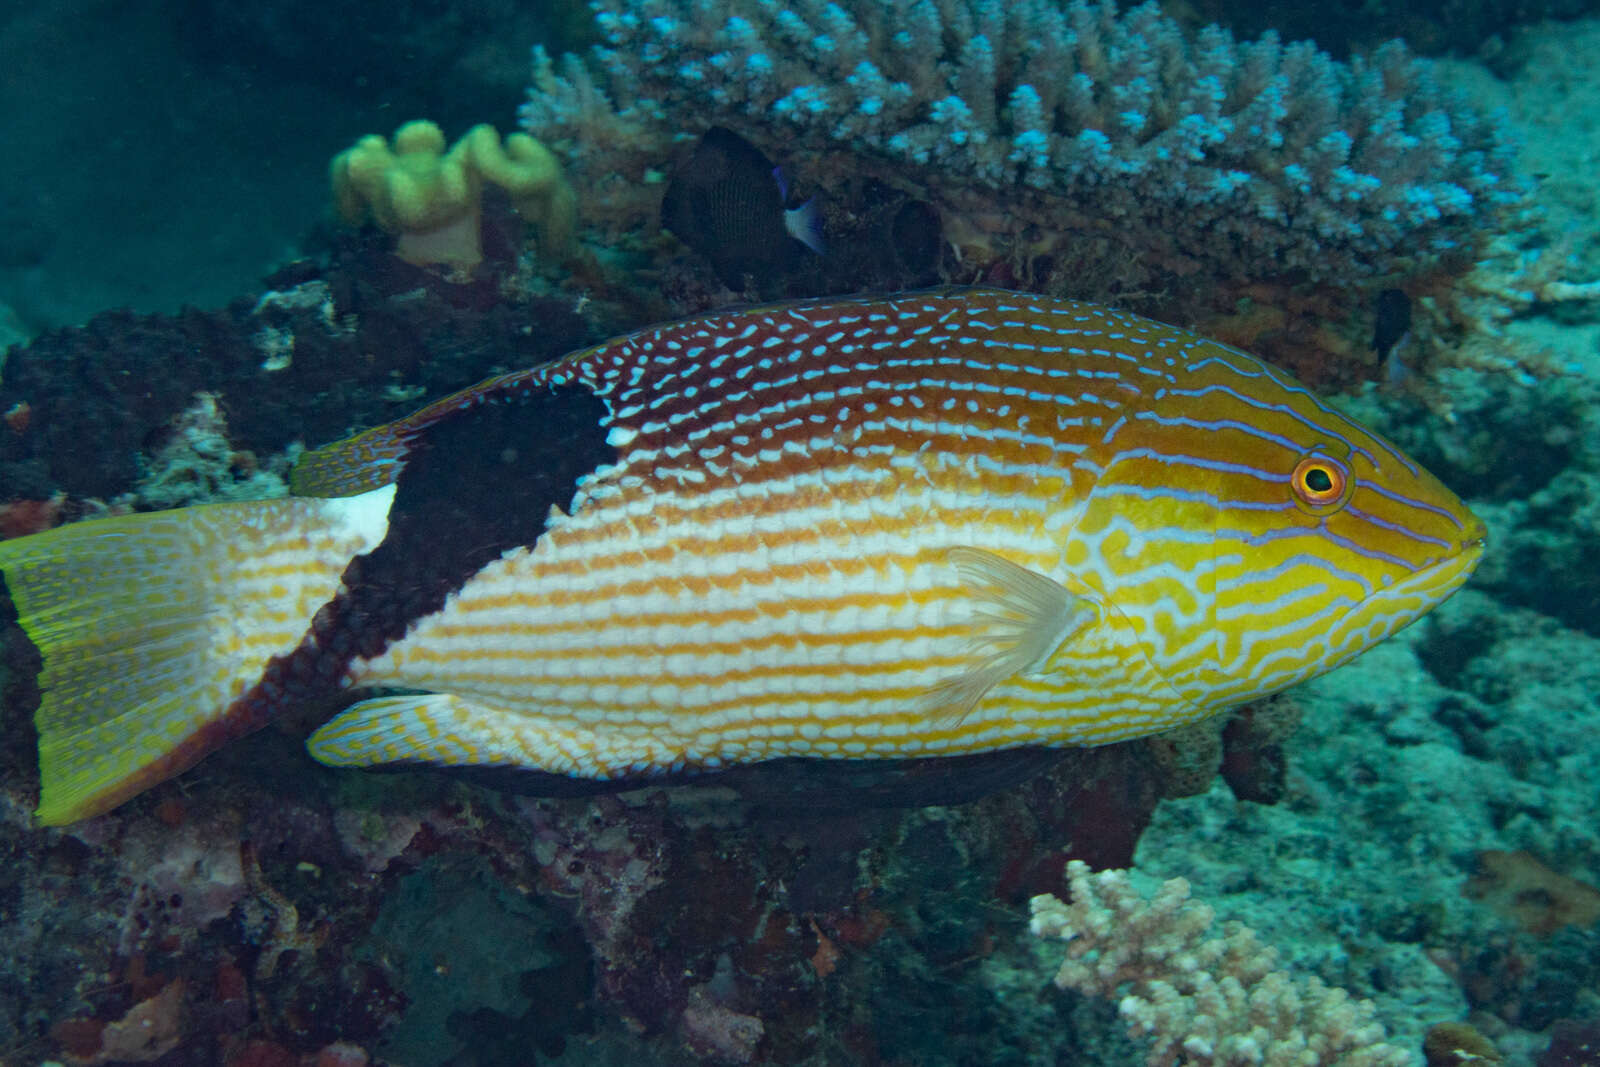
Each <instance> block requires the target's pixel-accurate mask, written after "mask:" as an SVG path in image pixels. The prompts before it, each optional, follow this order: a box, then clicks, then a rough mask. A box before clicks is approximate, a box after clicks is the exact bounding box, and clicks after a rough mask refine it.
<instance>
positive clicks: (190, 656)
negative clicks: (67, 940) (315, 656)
mask: <svg viewBox="0 0 1600 1067" xmlns="http://www.w3.org/2000/svg"><path fill="white" fill-rule="evenodd" d="M380 494H381V495H385V496H388V495H392V490H380V491H379V493H378V494H371V495H380ZM360 499H361V498H349V499H345V500H309V499H281V500H268V501H254V502H248V503H222V504H212V505H207V506H203V507H194V508H184V509H180V510H177V511H166V512H154V513H148V514H138V515H125V516H119V517H115V518H108V519H100V520H95V521H90V522H83V523H77V524H74V525H70V526H64V527H61V528H59V529H56V530H51V531H48V532H46V533H42V534H37V535H34V536H31V537H23V538H18V539H16V540H13V541H7V542H4V543H0V574H3V576H4V580H5V586H6V589H7V591H8V592H9V594H10V596H11V599H12V602H13V604H14V605H15V607H16V611H17V618H18V621H19V622H20V623H21V625H22V627H23V629H24V630H25V631H26V632H27V634H28V637H29V638H30V639H31V640H32V641H33V643H34V645H35V646H37V648H38V649H39V652H40V654H41V656H42V658H43V667H42V669H41V670H40V673H39V690H40V694H41V699H40V704H39V709H38V712H37V713H36V715H35V722H36V724H37V727H38V732H39V776H40V799H39V807H38V810H37V813H36V814H37V817H38V819H39V821H40V822H41V823H43V824H45V825H61V824H64V823H69V822H74V821H77V820H79V819H84V818H88V817H89V816H91V815H97V814H100V813H101V812H104V811H108V810H110V809H111V808H114V807H116V806H117V805H118V804H120V803H122V802H123V801H124V800H127V799H128V798H129V797H132V796H133V795H134V794H136V793H138V792H141V791H142V790H144V789H147V788H149V787H150V786H152V785H155V784H156V783H158V782H161V781H163V780H165V779H167V778H170V777H172V776H173V775H175V774H178V773H179V772H181V771H183V770H186V769H188V768H189V767H191V766H193V765H194V764H195V763H197V762H199V761H200V760H201V759H202V758H204V757H205V756H206V755H208V754H209V753H210V752H212V751H214V750H215V749H216V748H218V747H220V746H221V745H222V744H224V743H225V742H227V741H228V740H230V739H232V738H233V737H236V736H239V735H240V734H243V733H247V732H249V731H250V730H253V729H254V728H256V727H257V726H259V725H261V723H260V722H259V721H256V722H242V721H239V716H238V715H233V716H230V714H229V709H230V706H231V705H233V704H234V702H235V701H236V700H238V698H239V697H240V696H241V695H242V694H244V693H245V692H246V691H247V690H248V689H249V687H250V686H251V685H252V684H253V683H254V682H255V681H256V680H257V679H258V678H259V677H260V675H261V672H262V670H263V669H264V667H265V666H266V664H267V663H268V662H269V661H270V660H271V658H272V657H273V656H275V655H280V654H283V653H285V652H288V651H291V650H293V648H294V647H295V646H296V645H297V643H298V642H299V641H300V639H301V636H302V635H303V634H304V633H305V631H306V629H307V627H308V625H309V623H310V621H311V618H312V616H313V615H314V614H315V611H316V608H317V607H318V606H320V605H321V604H322V603H325V602H326V601H327V599H328V598H329V597H331V596H333V595H334V594H335V593H336V592H337V590H338V588H339V583H340V577H341V575H342V573H343V571H344V567H345V566H346V565H347V564H348V562H349V560H350V558H351V556H352V555H353V554H354V552H353V551H351V550H352V549H354V550H355V551H360V550H362V549H361V547H360V546H361V545H362V544H364V543H367V542H369V541H371V539H372V537H371V531H370V529H362V527H371V526H372V522H370V521H368V522H363V521H360V519H359V512H360V511H361V509H360V507H359V505H358V504H356V503H355V502H357V501H359V500H360ZM368 510H371V509H368ZM379 521H380V523H381V518H380V520H379Z"/></svg>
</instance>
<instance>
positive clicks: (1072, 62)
mask: <svg viewBox="0 0 1600 1067" xmlns="http://www.w3.org/2000/svg"><path fill="white" fill-rule="evenodd" d="M596 7H597V9H598V11H599V24H600V26H601V28H602V31H603V33H604V35H605V46H604V47H601V48H599V49H597V50H596V52H595V55H594V57H593V59H591V60H589V61H587V62H585V61H582V60H579V59H577V58H574V57H571V56H569V57H566V58H565V59H564V60H563V61H562V62H561V63H560V65H559V67H558V66H557V65H555V64H553V63H552V61H551V60H550V58H549V57H548V56H546V55H544V54H543V53H542V52H537V53H536V56H535V78H534V86H533V88H532V90H531V92H530V94H529V98H528V101H527V103H526V104H525V105H524V106H523V109H522V120H523V124H524V126H525V128H526V129H527V130H528V132H530V133H532V134H533V135H534V136H535V137H538V138H541V139H544V140H546V141H547V142H549V141H555V142H557V143H564V144H565V145H567V146H568V148H569V154H571V153H573V152H575V153H576V155H575V157H574V158H573V159H572V164H573V166H574V167H575V169H576V170H578V171H579V172H580V174H582V175H585V177H584V178H583V179H582V180H580V182H579V184H580V185H584V186H586V187H591V188H595V187H598V188H600V189H601V190H602V191H603V190H604V189H605V187H606V186H607V184H608V183H607V181H606V177H605V176H607V175H608V174H609V175H617V176H625V175H629V174H637V173H638V170H639V168H638V166H637V164H636V162H633V160H634V159H635V158H636V155H637V154H639V153H643V154H644V155H647V156H655V157H659V156H660V155H661V153H662V150H663V149H664V148H665V146H666V144H667V142H668V140H669V139H670V138H671V137H672V136H673V135H675V134H678V133H680V132H681V130H683V129H686V128H690V129H692V128H694V127H697V126H703V125H705V124H711V123H723V124H727V125H730V126H734V127H736V128H742V129H744V130H746V131H751V130H760V131H762V132H764V133H765V134H766V135H767V136H768V138H769V139H770V140H771V141H772V142H774V143H782V144H783V145H784V146H785V148H786V151H787V152H788V153H789V154H790V156H791V157H793V158H797V159H800V160H804V161H805V164H806V167H807V169H808V170H809V171H810V172H811V173H813V174H816V175H822V176H823V177H824V179H826V178H827V177H829V176H838V175H842V174H863V173H865V174H872V175H877V176H881V177H884V178H886V179H889V180H891V181H893V182H896V183H898V184H900V185H905V184H910V185H912V186H915V187H916V188H917V189H918V190H919V191H920V193H921V195H924V196H926V197H928V198H929V199H930V200H932V201H933V202H934V203H936V204H937V205H938V206H939V207H940V209H941V210H942V212H943V213H944V214H945V219H946V233H947V235H949V236H951V238H952V239H953V240H955V241H957V242H958V243H959V242H961V241H962V240H963V231H964V230H970V231H974V232H973V234H972V235H970V236H969V237H967V240H968V242H969V243H972V244H975V245H979V246H983V245H987V246H989V247H999V246H1004V245H1007V244H1010V245H1012V246H1015V245H1017V244H1019V243H1020V244H1022V245H1029V244H1030V243H1031V245H1032V248H1031V249H1030V250H1031V251H1035V252H1037V251H1040V250H1041V248H1048V247H1049V246H1050V244H1051V243H1052V242H1053V241H1055V240H1057V239H1058V238H1057V237H1056V236H1054V235H1066V234H1073V233H1090V234H1092V233H1095V232H1101V233H1104V232H1105V231H1106V228H1108V227H1110V228H1113V229H1114V232H1115V234H1116V235H1117V238H1118V240H1120V241H1123V242H1126V243H1127V244H1130V245H1132V246H1134V247H1135V248H1137V249H1140V250H1142V252H1143V253H1144V254H1146V255H1151V256H1154V257H1155V258H1157V259H1158V260H1161V261H1163V263H1164V265H1165V266H1167V267H1168V268H1169V269H1176V270H1179V271H1180V273H1186V272H1188V271H1200V270H1203V271H1205V272H1206V274H1207V277H1208V280H1214V279H1216V278H1218V277H1219V276H1220V277H1222V278H1232V277H1252V278H1260V277H1262V276H1270V275H1281V274H1289V273H1292V274H1294V275H1296V276H1298V277H1301V278H1303V279H1305V280H1309V281H1313V282H1318V281H1330V280H1331V281H1341V280H1347V279H1350V278H1352V277H1356V278H1359V277H1364V276H1369V275H1380V274H1387V273H1391V272H1395V271H1397V270H1405V269H1411V268H1413V267H1415V266H1416V265H1418V264H1421V265H1424V266H1425V265H1427V264H1428V263H1429V262H1431V261H1433V260H1435V259H1436V258H1438V257H1442V256H1447V255H1449V254H1450V253H1452V252H1454V251H1457V250H1461V249H1464V248H1470V247H1472V246H1474V245H1475V244H1476V243H1477V242H1478V241H1479V240H1480V239H1481V238H1482V236H1483V235H1484V233H1485V232H1486V231H1490V230H1493V229H1495V226H1496V220H1497V218H1498V217H1499V216H1500V215H1501V214H1502V213H1503V212H1505V211H1506V210H1507V209H1508V208H1509V207H1511V206H1512V205H1514V204H1516V203H1518V202H1519V200H1520V193H1519V191H1518V189H1517V186H1516V185H1515V183H1514V181H1513V180H1512V178H1511V148H1510V146H1509V144H1508V143H1507V140H1506V138H1505V135H1504V134H1503V133H1502V132H1500V127H1499V126H1497V125H1496V124H1495V123H1493V122H1491V121H1489V120H1487V119H1485V118H1483V117H1481V116H1479V115H1476V114H1474V113H1473V112H1471V111H1470V110H1468V109H1466V108H1465V107H1463V106H1462V105H1461V104H1460V103H1459V102H1458V101H1456V100H1454V99H1453V98H1452V97H1451V95H1450V94H1449V93H1447V92H1445V91H1444V90H1442V89H1441V88H1440V87H1439V86H1438V84H1437V83H1436V82H1435V81H1434V79H1433V78H1432V76H1431V75H1430V73H1429V66H1428V64H1427V63H1426V62H1424V61H1421V60H1417V59H1414V58H1412V57H1411V56H1410V55H1409V54H1408V53H1407V52H1406V50H1405V48H1404V47H1403V46H1402V45H1400V44H1399V43H1397V42H1396V43H1391V44H1388V45H1385V46H1383V47H1382V48H1379V49H1378V50H1377V51H1376V52H1375V53H1373V55H1372V56H1371V57H1370V58H1369V59H1356V60H1354V61H1353V62H1351V63H1350V64H1348V65H1346V64H1341V63H1338V62H1335V61H1334V60H1332V59H1330V58H1329V57H1328V56H1327V55H1325V54H1323V53H1321V52H1319V51H1318V50H1317V49H1316V48H1315V47H1314V46H1313V45H1311V44H1309V43H1297V44H1290V45H1283V44H1280V43H1279V41H1278V40H1277V38H1276V37H1275V36H1274V35H1272V34H1268V35H1266V36H1264V37H1263V38H1262V39H1261V40H1259V41H1256V42H1252V43H1240V42H1237V41H1235V40H1234V39H1233V38H1232V37H1231V36H1230V35H1229V34H1228V33H1227V32H1226V31H1225V30H1221V29H1218V28H1216V27H1207V28H1206V29H1204V30H1201V31H1200V32H1199V33H1198V34H1197V35H1195V36H1194V38H1193V40H1192V41H1191V40H1189V39H1186V38H1185V36H1184V35H1183V33H1182V31H1181V30H1180V28H1179V26H1178V25H1177V23H1175V22H1174V21H1172V20H1171V19H1169V18H1167V17H1165V16H1164V15H1162V14H1161V12H1160V11H1159V9H1158V8H1157V7H1156V5H1155V4H1153V3H1152V4H1144V5H1142V6H1139V7H1136V8H1133V9H1131V10H1129V11H1127V12H1125V13H1122V14H1119V13H1118V12H1117V10H1116V5H1115V4H1114V3H1111V2H1104V3H1084V2H1077V3H1072V4H1069V5H1067V6H1065V7H1064V8H1062V7H1058V6H1057V5H1055V4H1053V3H1050V2H1048V0H1021V2H1017V3H1001V2H999V0H947V2H944V3H932V2H928V0H887V2H883V3H870V4H868V3H861V4H846V5H841V4H839V3H832V2H825V0H795V2H793V3H791V4H788V5H784V4H779V3H776V2H773V0H734V2H732V3H709V2H706V0H642V2H634V0H628V2H623V0H600V2H599V3H598V4H596ZM590 178H593V179H594V183H593V184H591V182H590V181H589V179H590ZM617 180H618V179H617V178H615V177H614V178H612V182H613V183H615V182H616V181H617ZM613 189H614V190H615V185H614V184H613ZM1000 189H1006V190H1010V191H1011V192H1012V194H1014V195H1016V196H1017V199H1016V201H1015V204H1016V207H1015V210H1012V211H1008V212H1007V213H1006V214H1005V216H1003V217H1002V216H1000V215H999V214H998V213H997V212H996V211H995V209H994V205H993V200H992V196H993V192H994V191H995V190H1000ZM616 191H617V192H620V190H616ZM601 206H602V208H604V207H605V206H606V205H604V204H602V205H601ZM1030 228H1033V229H1030Z"/></svg>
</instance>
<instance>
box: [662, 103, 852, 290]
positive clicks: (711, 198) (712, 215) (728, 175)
mask: <svg viewBox="0 0 1600 1067" xmlns="http://www.w3.org/2000/svg"><path fill="white" fill-rule="evenodd" d="M661 223H662V225H663V226H665V227H666V228H667V229H668V230H671V231H672V232H673V233H674V234H675V235H676V236H677V237H678V239H679V240H681V241H682V242H683V243H684V244H686V245H688V246H689V247H690V248H692V249H694V250H695V251H696V252H699V253H700V254H701V255H703V256H705V257H706V258H707V259H709V260H710V261H711V264H712V266H713V267H714V268H715V269H716V272H717V278H718V279H719V280H720V281H721V282H722V284H723V285H726V286H727V287H728V288H729V289H735V290H743V289H744V288H745V284H746V280H745V279H746V275H750V276H752V277H754V278H755V280H756V281H757V283H758V284H760V283H765V282H767V281H768V280H770V279H771V278H772V277H773V276H774V275H775V274H777V273H780V272H782V271H783V270H786V269H788V268H789V266H790V264H791V263H792V261H793V259H794V256H795V254H796V251H797V249H798V247H799V246H801V245H803V246H805V247H806V248H808V249H810V250H811V251H812V252H813V253H815V254H816V255H822V254H823V251H824V248H825V245H824V242H823V235H822V217H821V210H820V208H819V206H818V204H817V202H816V200H815V199H811V200H807V201H805V202H804V203H802V204H799V205H797V206H795V207H790V206H789V186H788V182H787V181H786V180H785V179H784V176H783V170H782V168H780V167H776V166H773V164H772V161H771V160H770V159H768V158H767V157H766V156H765V155H764V154H763V153H762V151H761V150H760V149H759V148H757V147H756V146H755V145H753V144H751V143H750V142H749V141H747V140H745V139H744V138H743V137H741V136H739V135H738V134H736V133H734V132H733V131H732V130H730V129H728V128H726V127H724V126H713V127H711V128H710V129H709V130H707V131H706V132H705V134H704V135H703V136H702V137H701V138H700V141H699V142H698V143H697V144H696V145H695V149H694V151H693V152H692V153H691V154H690V155H689V157H688V158H687V159H686V160H684V161H683V163H682V164H680V165H679V167H678V168H677V170H675V171H674V172H673V176H672V180H671V181H670V182H669V183H668V184H667V191H666V194H665V196H664V197H663V198H662V201H661Z"/></svg>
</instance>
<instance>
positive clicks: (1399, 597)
mask: <svg viewBox="0 0 1600 1067" xmlns="http://www.w3.org/2000/svg"><path fill="white" fill-rule="evenodd" d="M1487 543H1488V531H1487V529H1486V528H1485V527H1484V525H1483V522H1482V521H1481V520H1479V519H1478V518H1477V517H1476V516H1474V517H1473V520H1472V521H1471V522H1470V523H1467V524H1466V528H1465V529H1464V530H1463V531H1462V537H1461V540H1460V541H1459V542H1458V543H1457V544H1456V545H1455V547H1454V548H1453V549H1452V550H1451V551H1450V552H1448V553H1446V554H1444V555H1442V556H1439V557H1438V558H1437V559H1434V560H1430V561H1429V562H1427V563H1424V564H1423V565H1422V566H1420V567H1418V568H1417V569H1416V570H1414V571H1412V572H1411V573H1410V574H1408V575H1406V576H1405V577H1403V578H1401V579H1400V580H1398V581H1396V582H1392V583H1391V584H1389V585H1387V586H1384V587H1383V588H1382V589H1378V590H1376V591H1374V592H1373V593H1372V594H1370V595H1369V596H1367V597H1366V598H1364V599H1363V600H1362V601H1361V602H1360V603H1358V604H1356V605H1355V606H1354V607H1352V608H1351V609H1350V611H1349V613H1348V614H1346V615H1345V617H1344V618H1343V619H1341V620H1339V624H1338V625H1337V626H1336V627H1335V628H1334V630H1335V633H1334V636H1333V639H1332V643H1333V645H1334V646H1335V647H1341V646H1342V647H1344V648H1345V649H1346V652H1345V654H1344V655H1342V656H1340V657H1338V658H1339V660H1340V661H1341V662H1342V661H1343V660H1344V659H1345V658H1348V657H1349V656H1351V655H1354V654H1356V653H1357V652H1360V651H1361V650H1362V649H1364V648H1370V647H1371V646H1372V645H1375V644H1377V643H1378V642H1379V641H1382V640H1384V639H1385V638H1387V637H1390V636H1392V635H1393V634H1395V633H1397V632H1399V631H1400V630H1402V629H1404V628H1405V627H1406V626H1409V625H1410V624H1411V623H1413V622H1415V621H1416V620H1417V619H1420V618H1421V617H1422V616H1424V615H1426V614H1427V613H1428V612H1430V611H1432V610H1433V609H1434V608H1436V607H1438V606H1439V605H1440V604H1442V603H1444V601H1445V600H1447V599H1449V598H1450V596H1451V595H1452V594H1454V593H1455V591H1456V590H1457V589H1460V588H1461V586H1462V585H1464V584H1465V583H1466V580H1467V579H1468V578H1470V577H1471V576H1472V572H1473V571H1475V570H1477V569H1478V564H1479V563H1480V562H1482V560H1483V551H1484V547H1485V545H1486V544H1487Z"/></svg>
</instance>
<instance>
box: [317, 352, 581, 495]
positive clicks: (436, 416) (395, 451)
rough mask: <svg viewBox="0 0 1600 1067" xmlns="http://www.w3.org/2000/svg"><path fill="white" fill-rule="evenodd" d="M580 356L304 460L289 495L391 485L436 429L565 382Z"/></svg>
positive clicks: (487, 386) (489, 385)
mask: <svg viewBox="0 0 1600 1067" xmlns="http://www.w3.org/2000/svg"><path fill="white" fill-rule="evenodd" d="M586 352H587V350H584V351H583V352H578V353H574V354H573V355H570V356H567V357H565V358H563V359H561V360H558V361H557V362H555V363H546V364H544V365H542V366H538V367H533V368H530V369H526V370H519V371H512V372H510V373H509V374H501V375H498V376H496V377H493V378H486V379H484V380H483V381H481V382H479V383H478V384H477V385H471V386H468V387H467V388H465V389H462V390H461V391H459V392H455V393H451V394H450V395H449V396H446V397H441V398H440V399H438V400H435V401H434V402H433V403H431V404H428V405H427V406H426V407H422V408H419V409H417V410H416V411H414V412H412V413H411V414H410V415H407V416H406V417H405V418H403V419H396V420H395V421H394V422H387V423H384V424H383V425H382V426H374V427H372V429H370V430H363V431H362V432H360V433H358V434H356V435H355V436H354V437H346V438H345V439H344V440H342V441H335V442H333V443H332V444H329V445H323V446H322V447H321V448H318V449H314V450H313V451H310V452H307V453H305V454H304V455H302V456H301V457H300V459H299V461H298V462H297V463H295V465H294V471H293V472H292V473H291V474H290V476H289V491H290V492H291V493H293V494H294V495H295V496H320V497H334V496H355V495H356V494H358V493H365V492H368V491H370V490H373V489H381V488H383V487H384V486H386V485H390V484H392V483H393V482H394V480H395V479H396V478H398V477H399V476H400V471H401V470H402V469H403V468H404V467H405V465H406V461H407V460H408V459H409V458H410V456H411V453H412V451H413V449H415V447H416V445H417V442H418V441H419V440H421V438H422V436H423V434H425V433H426V432H427V431H428V430H430V429H432V428H433V427H435V426H437V425H439V424H440V423H442V422H445V421H447V420H449V419H451V418H453V417H455V416H458V415H460V414H462V413H464V412H467V411H470V410H472V409H473V408H475V407H477V406H478V405H480V404H490V403H494V402H495V401H497V400H501V399H505V398H507V397H511V396H517V395H526V393H527V391H528V390H530V389H533V388H536V387H539V386H545V385H552V384H556V383H557V382H558V381H565V380H566V375H562V374H553V373H552V372H553V371H555V370H556V368H557V367H563V368H564V367H566V366H568V365H569V364H570V363H571V361H573V360H575V359H577V358H579V357H581V356H582V355H584V354H586Z"/></svg>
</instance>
